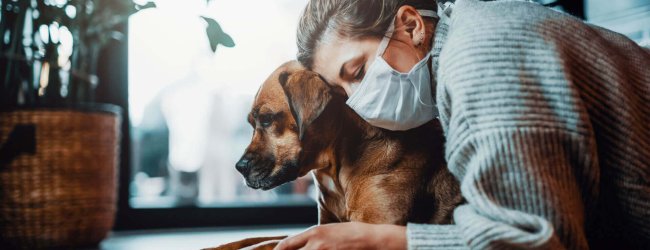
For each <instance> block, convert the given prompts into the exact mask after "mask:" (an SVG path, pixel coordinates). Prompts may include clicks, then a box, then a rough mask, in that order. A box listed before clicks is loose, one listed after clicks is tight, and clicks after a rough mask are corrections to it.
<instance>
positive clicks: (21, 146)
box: [0, 124, 36, 167]
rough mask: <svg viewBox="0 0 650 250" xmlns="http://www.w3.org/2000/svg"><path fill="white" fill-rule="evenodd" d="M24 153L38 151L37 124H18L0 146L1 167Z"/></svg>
mask: <svg viewBox="0 0 650 250" xmlns="http://www.w3.org/2000/svg"><path fill="white" fill-rule="evenodd" d="M22 153H28V154H35V153H36V125H34V124H18V125H16V126H15V127H14V129H13V130H12V131H11V133H10V134H9V137H8V138H7V140H6V141H5V142H4V143H3V144H2V145H1V146H0V167H2V166H6V165H9V163H11V162H12V161H13V160H14V159H15V158H16V157H18V156H19V155H20V154H22Z"/></svg>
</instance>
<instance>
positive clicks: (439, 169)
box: [218, 62, 463, 249]
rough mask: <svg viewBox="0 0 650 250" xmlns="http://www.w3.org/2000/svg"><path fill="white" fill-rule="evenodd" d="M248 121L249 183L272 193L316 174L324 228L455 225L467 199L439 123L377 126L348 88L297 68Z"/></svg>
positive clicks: (245, 163)
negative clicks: (351, 103)
mask: <svg viewBox="0 0 650 250" xmlns="http://www.w3.org/2000/svg"><path fill="white" fill-rule="evenodd" d="M248 121H249V123H250V124H251V125H252V126H253V127H254V129H255V132H254V134H253V139H252V141H251V144H250V145H249V146H248V148H247V149H246V152H245V154H244V156H243V157H242V158H241V160H240V161H239V162H238V163H237V166H236V167H237V170H238V171H239V172H241V173H242V175H243V176H244V178H245V179H246V183H247V185H248V186H250V187H252V188H261V189H264V190H268V189H271V188H273V187H276V186H278V185H280V184H283V183H286V182H289V181H292V180H295V179H296V178H297V177H299V176H303V175H305V174H307V173H308V172H310V171H312V172H313V176H314V181H315V183H316V185H317V187H318V189H319V191H320V195H319V199H318V208H319V223H320V224H325V223H332V222H347V221H359V222H366V223H375V224H398V225H405V224H406V223H407V222H417V223H435V224H448V223H451V222H452V218H451V215H452V211H453V209H454V208H455V207H456V206H457V205H458V204H460V203H461V202H462V201H463V199H462V197H461V195H460V190H459V184H458V182H457V181H456V179H455V178H454V177H453V176H452V175H451V174H450V173H449V171H448V170H447V168H446V165H445V162H444V159H443V156H442V153H443V148H442V146H443V140H444V139H443V136H442V133H441V129H440V125H439V123H438V122H437V121H436V122H430V123H428V124H426V125H423V126H421V127H419V128H416V129H413V130H409V131H404V132H395V131H388V130H384V129H380V128H376V127H373V126H371V125H369V124H368V123H366V122H365V121H364V120H363V119H361V118H360V117H359V116H358V115H357V114H356V113H355V112H354V111H353V110H352V109H350V108H348V107H347V106H346V104H345V97H344V95H342V94H341V91H340V90H337V89H333V88H332V87H330V86H329V85H328V84H327V83H326V82H325V81H324V80H323V79H322V78H321V77H319V75H318V74H316V73H313V72H310V71H306V70H304V69H303V68H302V67H301V66H300V65H299V64H298V63H297V62H290V63H286V64H284V65H282V66H281V67H280V68H279V69H277V70H276V71H275V72H274V73H273V74H272V75H271V76H270V78H269V79H267V80H266V82H265V83H264V84H263V85H262V87H261V89H260V90H259V92H258V94H257V96H256V99H255V102H254V104H253V109H252V111H251V112H250V114H249V116H248ZM265 240H269V239H264V238H262V239H258V240H255V239H247V240H244V241H240V242H234V243H230V244H228V245H224V246H222V247H221V248H218V249H238V248H242V247H246V246H252V245H255V244H258V243H260V242H262V241H265ZM275 242H277V238H276V239H275V241H271V242H267V243H264V242H262V243H260V245H257V246H260V248H264V247H263V246H265V247H272V246H273V245H274V243H275ZM253 248H255V247H253Z"/></svg>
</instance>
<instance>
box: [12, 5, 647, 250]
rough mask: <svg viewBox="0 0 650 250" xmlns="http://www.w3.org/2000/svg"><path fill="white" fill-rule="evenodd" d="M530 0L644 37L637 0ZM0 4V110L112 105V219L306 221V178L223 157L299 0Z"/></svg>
mask: <svg viewBox="0 0 650 250" xmlns="http://www.w3.org/2000/svg"><path fill="white" fill-rule="evenodd" d="M537 2H539V3H542V4H544V5H547V6H549V7H552V8H554V9H556V10H558V11H564V12H567V13H570V14H572V15H574V16H576V17H578V18H581V19H584V20H586V21H587V22H589V23H592V24H595V25H599V26H603V27H605V28H608V29H611V30H614V31H617V32H620V33H622V34H624V35H626V36H628V37H629V38H630V39H632V40H634V41H635V42H638V43H639V44H641V45H643V46H650V0H617V1H611V0H537ZM0 3H1V5H0V10H1V12H0V13H1V14H2V15H0V21H2V25H0V29H1V30H2V33H0V47H1V48H2V54H1V57H0V59H2V60H0V69H2V70H3V72H1V73H0V75H2V76H3V78H2V85H0V88H1V89H0V105H2V106H0V108H7V107H9V108H11V107H16V106H17V107H25V106H34V105H35V106H40V107H42V106H46V107H61V106H65V107H70V106H74V105H78V104H82V103H108V104H114V105H117V106H119V107H121V109H122V111H121V118H122V121H123V123H122V127H121V129H120V131H121V133H122V137H121V138H122V140H121V143H120V144H119V146H120V147H119V150H120V151H119V153H120V154H119V159H120V163H119V165H120V166H119V178H118V179H117V184H118V194H119V195H118V196H119V199H118V201H117V217H116V221H115V227H114V229H115V230H117V231H120V230H131V229H155V228H180V227H185V228H193V227H215V226H245V225H249V226H254V227H260V225H279V224H299V225H310V224H315V223H316V221H317V213H316V205H315V202H314V199H313V198H314V195H315V190H314V187H313V183H312V181H311V176H309V175H308V176H306V177H303V178H301V179H299V180H297V181H294V182H291V183H287V184H285V185H282V186H280V187H278V188H275V189H273V190H270V191H257V190H252V189H250V188H248V187H247V186H246V185H245V184H244V182H243V180H242V178H241V176H240V174H239V173H238V172H237V171H236V170H235V167H234V165H235V162H236V161H237V160H238V159H239V158H240V156H241V155H242V153H243V152H244V149H245V148H246V146H247V145H248V143H249V142H250V139H251V137H252V132H253V131H252V128H251V126H250V125H249V124H248V123H247V122H246V115H247V114H248V112H249V111H250V108H251V105H252V101H253V98H254V95H255V93H256V92H257V90H258V88H259V86H260V85H261V84H262V82H264V80H265V79H266V78H267V77H268V76H269V74H270V73H271V72H273V70H275V69H276V67H278V66H279V65H280V64H282V63H284V62H286V61H288V60H292V59H294V58H295V55H296V52H297V49H296V45H295V44H296V42H295V37H296V28H297V24H298V18H299V15H300V13H301V11H302V9H303V8H304V6H305V4H306V3H307V0H135V1H133V2H131V1H130V0H119V1H118V0H1V2H0ZM115 13H119V15H116V14H115ZM0 124H1V123H0ZM0 136H2V134H0ZM0 139H2V138H0ZM108 188H109V189H110V188H112V187H108ZM110 213H111V214H112V211H110ZM263 234H264V233H261V235H263ZM234 237H239V235H237V236H232V237H231V238H229V239H233V238H234ZM208 238H209V237H208ZM118 248H119V247H117V248H115V249H118ZM137 249H141V248H137Z"/></svg>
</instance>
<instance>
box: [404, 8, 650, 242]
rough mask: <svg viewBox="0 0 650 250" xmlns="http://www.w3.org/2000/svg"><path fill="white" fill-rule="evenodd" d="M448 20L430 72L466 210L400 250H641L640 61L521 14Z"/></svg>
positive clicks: (566, 25) (535, 11)
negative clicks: (432, 75)
mask: <svg viewBox="0 0 650 250" xmlns="http://www.w3.org/2000/svg"><path fill="white" fill-rule="evenodd" d="M450 16H451V17H450V18H447V17H446V16H443V17H442V18H441V20H440V22H439V23H438V26H437V30H436V34H435V43H434V53H435V56H434V59H433V60H434V61H433V62H434V63H433V68H434V69H433V70H432V72H436V76H437V77H436V78H437V80H436V81H434V82H437V86H436V98H437V101H438V109H439V112H440V120H441V122H442V124H443V128H444V131H445V136H446V138H447V142H446V147H445V151H446V152H445V155H446V159H447V161H448V164H449V169H450V170H451V172H452V173H453V174H454V175H455V176H456V177H457V178H458V179H459V180H460V182H461V191H462V194H463V196H464V197H465V198H466V199H467V204H466V205H462V206H460V207H458V208H457V209H456V210H455V211H454V221H455V224H454V225H420V224H409V225H408V226H407V235H408V247H409V249H464V248H472V249H503V248H506V249H510V248H523V249H563V248H567V249H587V248H592V249H597V248H603V249H630V248H646V249H650V183H649V182H650V52H649V51H648V50H645V49H642V48H640V47H639V46H637V45H636V44H634V43H633V42H632V41H631V40H629V39H627V38H625V37H624V36H622V35H620V34H617V33H614V32H611V31H608V30H605V29H602V28H599V27H595V26H592V25H588V24H585V23H583V22H582V21H580V20H578V19H576V18H573V17H570V16H568V15H565V14H562V13H559V12H556V11H553V10H551V9H547V8H545V7H543V6H541V5H537V4H534V3H527V2H515V1H500V2H479V1H476V0H457V1H456V4H455V6H453V7H452V12H451V14H450Z"/></svg>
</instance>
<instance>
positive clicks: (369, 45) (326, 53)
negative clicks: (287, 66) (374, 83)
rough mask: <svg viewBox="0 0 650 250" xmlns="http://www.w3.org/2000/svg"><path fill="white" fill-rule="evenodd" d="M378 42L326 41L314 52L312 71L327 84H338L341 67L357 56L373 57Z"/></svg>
mask: <svg viewBox="0 0 650 250" xmlns="http://www.w3.org/2000/svg"><path fill="white" fill-rule="evenodd" d="M380 41H381V39H380V38H359V39H347V38H340V39H337V38H333V39H326V40H325V41H323V42H321V43H320V44H319V45H318V46H317V47H316V49H315V50H314V51H315V53H314V64H313V70H314V71H315V72H316V73H318V74H320V75H322V76H323V77H324V78H325V80H327V81H328V82H330V83H339V82H340V81H341V79H340V77H339V72H340V70H341V66H342V65H343V64H344V63H345V62H347V61H349V60H351V59H353V58H357V57H359V56H365V57H371V56H374V55H375V53H376V51H377V48H378V47H379V42H380Z"/></svg>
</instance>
